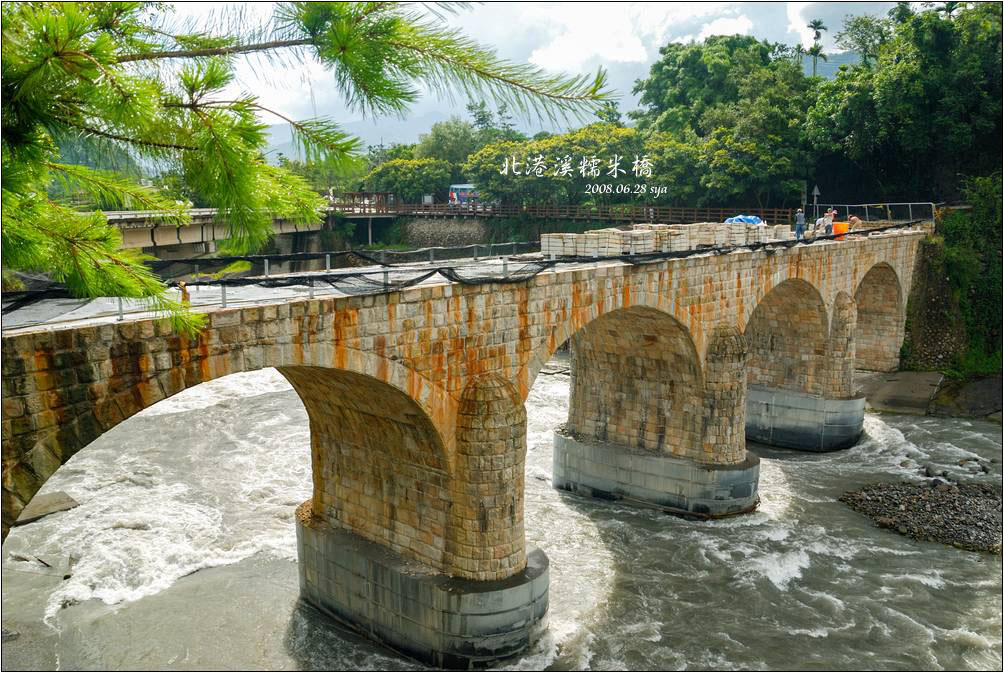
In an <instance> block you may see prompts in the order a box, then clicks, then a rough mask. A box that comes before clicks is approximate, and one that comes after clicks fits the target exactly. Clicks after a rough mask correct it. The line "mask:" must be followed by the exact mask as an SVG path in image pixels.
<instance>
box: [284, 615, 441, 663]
mask: <svg viewBox="0 0 1004 673" xmlns="http://www.w3.org/2000/svg"><path fill="white" fill-rule="evenodd" d="M283 645H284V647H285V648H286V652H287V653H288V654H289V656H290V658H292V659H293V661H294V662H295V663H296V667H297V669H298V670H301V671H330V670H394V671H423V670H430V669H428V668H427V667H425V666H423V665H422V664H420V663H419V662H417V661H414V660H411V659H408V658H406V657H404V656H401V655H400V654H398V653H397V652H394V651H393V650H391V649H388V648H386V647H383V646H381V645H380V644H378V643H376V642H374V641H372V640H369V639H368V638H365V637H363V636H361V635H359V634H358V633H356V632H354V631H353V630H351V629H349V628H347V627H345V626H343V625H341V624H339V623H338V622H337V621H335V620H334V619H332V618H331V617H330V616H328V615H326V614H325V613H323V612H321V611H320V610H318V609H317V608H315V607H313V606H312V605H310V604H308V603H306V602H304V601H303V600H297V601H296V604H295V605H294V607H293V611H292V613H291V614H290V618H289V625H288V626H287V627H286V633H285V635H284V637H283Z"/></svg>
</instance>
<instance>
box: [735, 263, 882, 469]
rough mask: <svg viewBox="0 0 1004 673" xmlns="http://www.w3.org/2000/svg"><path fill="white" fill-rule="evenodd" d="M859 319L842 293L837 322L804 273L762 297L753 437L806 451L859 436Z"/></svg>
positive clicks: (753, 364)
mask: <svg viewBox="0 0 1004 673" xmlns="http://www.w3.org/2000/svg"><path fill="white" fill-rule="evenodd" d="M854 317H855V316H854V306H853V302H852V301H851V300H850V297H849V296H847V295H846V293H838V294H837V296H836V297H835V298H834V302H833V319H832V320H830V319H829V318H828V314H827V309H826V304H825V303H824V301H823V297H822V296H821V295H820V293H819V291H818V290H817V289H816V288H815V287H814V286H813V285H811V284H810V283H808V282H806V281H804V280H800V279H789V280H786V281H784V282H782V283H779V284H778V285H775V286H774V287H773V288H772V289H771V291H770V292H768V293H767V294H766V295H765V296H764V297H763V298H762V299H761V301H760V303H759V304H757V306H756V307H755V308H754V310H753V313H752V315H751V316H750V319H749V322H748V323H747V325H746V331H745V333H746V337H747V340H748V342H749V347H750V357H749V367H748V370H747V376H748V378H747V396H746V399H747V407H746V437H747V438H748V439H751V440H753V441H757V442H762V443H765V444H772V445H776V446H783V447H788V448H794V449H801V450H805V451H830V450H835V449H842V448H846V447H849V446H852V445H853V444H854V443H856V442H857V440H858V438H859V437H860V436H861V431H862V427H863V423H864V398H855V397H854V391H853V385H854V384H853V367H852V362H853V360H852V358H853V352H854V339H853V326H854ZM831 323H832V324H831Z"/></svg>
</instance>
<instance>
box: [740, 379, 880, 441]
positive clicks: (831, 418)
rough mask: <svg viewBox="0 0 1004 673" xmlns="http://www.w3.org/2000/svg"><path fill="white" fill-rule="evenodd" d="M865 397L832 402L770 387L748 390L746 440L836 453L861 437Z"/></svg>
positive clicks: (815, 396)
mask: <svg viewBox="0 0 1004 673" xmlns="http://www.w3.org/2000/svg"><path fill="white" fill-rule="evenodd" d="M864 419H865V398H864V397H858V398H854V399H849V400H833V399H826V398H825V397H819V396H817V395H809V394H806V393H800V392H795V391H792V390H782V389H779V388H770V387H767V386H758V385H749V386H747V388H746V438H747V439H751V440H753V441H754V442H760V443H761V444H770V445H772V446H782V447H786V448H789V449H801V450H802V451H836V450H838V449H846V448H848V447H851V446H854V445H855V444H856V443H857V441H858V439H859V438H860V437H861V432H862V429H863V427H864Z"/></svg>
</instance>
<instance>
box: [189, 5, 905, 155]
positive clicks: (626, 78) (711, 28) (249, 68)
mask: <svg viewBox="0 0 1004 673" xmlns="http://www.w3.org/2000/svg"><path fill="white" fill-rule="evenodd" d="M894 4H895V3H892V2H658V3H657V2H652V3H633V2H618V3H614V2H592V3H590V2H583V3H578V2H541V3H529V2H526V3H523V2H514V3H486V4H482V5H475V6H473V7H471V8H469V9H466V10H461V11H460V12H459V13H458V14H456V15H455V16H451V17H448V18H447V19H446V20H447V21H448V22H450V23H451V24H453V25H455V26H456V27H458V28H460V29H461V30H462V31H463V32H464V33H465V34H466V35H467V36H468V37H471V38H473V39H475V40H477V41H478V42H480V43H481V44H483V45H489V46H492V47H494V48H495V49H496V50H497V52H498V54H499V55H500V56H501V57H503V58H506V59H509V60H512V61H517V62H523V63H526V62H529V63H531V64H533V65H536V66H538V67H540V68H543V69H545V70H547V71H551V72H563V73H566V74H580V73H595V72H596V69H597V68H598V67H600V66H602V67H603V68H605V69H606V70H607V73H608V78H609V85H610V88H612V89H614V90H615V91H617V92H618V93H619V94H620V101H619V105H620V109H621V111H622V112H626V111H628V110H631V109H635V108H636V107H637V100H638V97H637V96H636V95H634V94H632V93H631V89H632V88H633V86H634V83H635V81H636V80H638V79H642V78H645V77H647V75H648V72H649V68H650V67H651V65H652V63H653V62H655V61H656V60H657V59H658V56H659V48H660V47H661V46H663V45H665V44H666V43H668V42H688V41H691V40H697V41H701V40H703V39H704V38H705V37H707V36H709V35H716V34H734V33H740V34H745V35H754V36H756V37H757V38H759V39H766V40H770V41H772V42H783V43H785V44H797V43H798V42H801V43H802V45H803V46H805V47H809V46H811V45H812V31H811V30H810V29H809V28H808V27H807V26H806V24H808V23H809V21H810V20H812V19H822V21H823V23H824V24H825V25H826V26H828V27H829V30H828V31H826V32H825V33H824V34H823V39H822V43H823V47H824V49H825V50H826V51H827V52H828V53H829V52H834V51H838V50H839V49H838V47H837V46H836V45H835V42H834V36H835V35H836V33H837V32H839V30H840V28H841V26H842V24H843V20H844V17H845V16H847V15H855V14H873V15H884V14H885V13H886V12H887V11H888V10H889V9H890V8H891V7H892V6H893V5H894ZM227 5H243V11H244V16H243V17H242V19H241V21H242V23H247V24H251V23H254V22H256V21H260V22H265V21H267V19H268V17H269V15H270V14H271V11H272V7H271V5H272V3H267V2H262V3H208V2H192V3H178V4H177V5H175V7H174V13H175V17H176V19H178V20H180V19H190V20H194V21H196V22H199V23H204V22H205V21H207V20H209V21H211V20H213V18H214V17H215V16H217V13H218V12H219V11H220V8H221V7H225V6H227ZM238 77H239V81H238V83H237V84H236V85H235V87H234V89H235V92H236V91H242V90H243V91H250V92H253V93H255V94H256V95H258V96H259V99H260V102H261V103H262V104H263V105H264V106H266V107H269V108H272V109H276V110H278V111H281V112H283V113H284V114H287V115H289V116H290V117H292V118H295V119H306V118H312V117H315V116H324V117H328V118H331V119H333V120H335V121H337V122H339V123H342V124H348V127H347V128H348V129H349V130H350V131H353V132H355V133H357V134H358V133H359V131H360V129H363V130H364V131H366V130H367V128H366V127H369V129H368V130H370V131H372V132H373V133H379V131H380V130H381V129H383V130H385V131H386V132H387V133H388V134H389V135H392V136H393V135H401V134H402V133H403V134H405V135H407V134H409V133H412V132H414V133H416V134H417V133H418V132H420V131H421V130H425V129H427V128H428V127H429V125H431V123H432V122H434V121H439V120H440V119H445V118H448V117H449V116H451V115H457V116H460V117H462V118H468V114H467V112H466V109H465V105H466V103H467V101H466V100H458V101H453V102H451V101H443V100H439V99H437V98H436V97H434V96H432V95H427V96H423V97H422V98H421V99H420V100H419V101H417V102H416V103H415V104H414V105H413V106H412V107H411V108H410V110H409V113H408V114H407V116H406V118H405V119H403V120H397V119H375V120H374V119H365V120H364V119H363V118H362V115H360V114H359V113H358V112H356V111H353V110H350V109H348V108H347V107H346V105H345V104H344V102H343V101H342V100H341V99H340V98H339V96H338V94H337V93H336V92H335V90H334V87H333V85H332V82H333V78H332V75H331V73H329V72H327V71H325V69H324V68H323V67H322V66H321V65H320V64H319V63H316V62H310V63H303V64H299V63H297V64H292V65H291V66H290V67H283V66H282V65H281V64H275V63H270V62H267V61H263V60H262V59H260V58H255V57H251V58H248V59H246V60H245V61H244V62H242V63H241V64H240V66H239V67H238ZM266 121H268V122H270V123H272V122H278V121H279V120H278V119H269V120H266ZM520 126H521V127H523V128H524V129H525V130H531V131H533V130H536V129H537V128H547V129H548V130H555V129H553V127H551V126H549V125H546V124H545V125H544V126H542V127H541V126H540V125H538V124H535V123H533V122H532V120H530V121H524V123H521V124H520ZM365 135H367V136H370V135H372V133H368V132H367V133H365ZM391 140H394V141H406V142H411V141H414V140H416V138H415V137H412V138H391Z"/></svg>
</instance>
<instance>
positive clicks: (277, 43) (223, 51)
mask: <svg viewBox="0 0 1004 673" xmlns="http://www.w3.org/2000/svg"><path fill="white" fill-rule="evenodd" d="M312 44H314V40H313V39H312V38H309V37H307V38H302V39H299V40H274V41H272V42H259V43H257V44H237V45H233V46H230V47H213V48H207V49H179V50H177V51H149V52H143V53H139V54H125V55H123V56H119V57H118V59H117V61H116V62H117V63H130V62H133V61H155V60H158V59H162V58H200V57H204V56H229V55H231V54H250V53H254V52H256V51H269V50H270V49H282V48H287V47H307V46H310V45H312Z"/></svg>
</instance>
